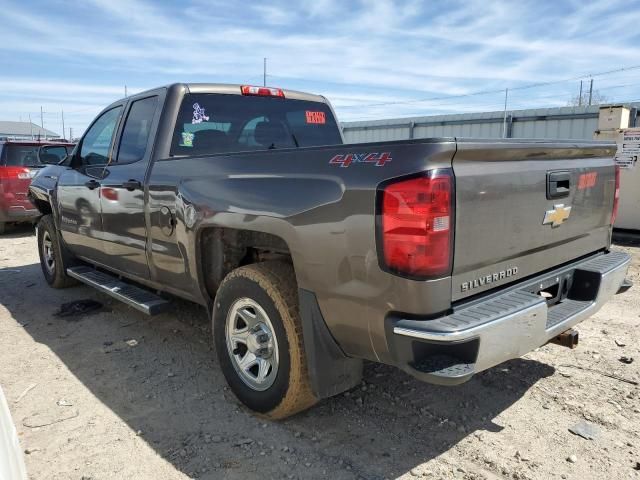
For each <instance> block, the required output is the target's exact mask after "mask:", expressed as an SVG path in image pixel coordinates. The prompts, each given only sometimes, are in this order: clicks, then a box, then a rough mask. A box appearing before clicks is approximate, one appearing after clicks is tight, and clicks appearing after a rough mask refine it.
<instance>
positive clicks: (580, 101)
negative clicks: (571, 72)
mask: <svg viewBox="0 0 640 480" xmlns="http://www.w3.org/2000/svg"><path fill="white" fill-rule="evenodd" d="M578 106H579V107H581V106H582V80H580V96H579V97H578Z"/></svg>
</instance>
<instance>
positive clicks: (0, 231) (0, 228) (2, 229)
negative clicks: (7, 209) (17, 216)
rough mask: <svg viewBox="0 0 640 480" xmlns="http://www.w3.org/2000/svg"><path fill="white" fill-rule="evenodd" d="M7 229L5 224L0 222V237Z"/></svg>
mask: <svg viewBox="0 0 640 480" xmlns="http://www.w3.org/2000/svg"><path fill="white" fill-rule="evenodd" d="M6 229H7V224H6V223H5V222H0V235H2V234H3V233H4V232H5V231H6Z"/></svg>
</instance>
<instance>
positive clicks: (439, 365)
mask: <svg viewBox="0 0 640 480" xmlns="http://www.w3.org/2000/svg"><path fill="white" fill-rule="evenodd" d="M630 262H631V258H630V256H629V255H627V254H626V253H623V252H609V253H605V254H598V255H596V256H592V257H589V258H586V259H583V260H580V261H577V262H574V263H572V264H570V265H566V266H564V267H562V268H560V269H557V270H555V271H552V272H549V273H546V274H544V275H542V276H539V277H536V278H533V279H530V280H526V281H524V282H522V283H520V284H517V285H515V286H512V287H510V288H509V289H506V290H504V291H499V292H496V293H493V294H491V295H487V296H485V297H482V298H480V299H477V300H475V301H471V302H468V303H466V304H464V305H461V306H460V307H458V308H455V309H454V312H453V313H451V314H450V315H448V316H446V317H441V318H438V319H434V320H415V319H406V318H401V316H400V317H396V318H390V319H389V320H390V321H389V326H388V338H389V340H390V348H391V351H392V353H393V355H394V357H395V361H396V364H397V365H398V366H399V367H400V368H402V369H403V370H405V371H407V372H408V373H410V374H411V375H413V376H415V377H417V378H419V379H421V380H424V381H427V382H430V383H438V384H445V385H455V384H459V383H463V382H465V381H467V380H468V379H469V378H471V376H473V374H475V373H478V372H480V371H482V370H485V369H487V368H490V367H492V366H494V365H497V364H499V363H502V362H504V361H506V360H510V359H513V358H518V357H521V356H522V355H524V354H526V353H528V352H530V351H531V350H533V349H535V348H537V347H539V346H541V345H544V344H545V343H547V342H548V341H550V340H551V339H553V338H554V337H556V336H557V335H559V334H560V333H562V332H564V331H565V330H567V329H569V328H571V327H573V326H574V325H576V324H578V323H580V322H581V321H582V320H584V319H586V318H587V317H589V316H591V315H593V314H594V313H595V312H597V311H598V310H599V309H600V308H601V307H602V305H604V303H605V302H606V301H607V300H609V299H610V298H611V297H612V296H613V295H615V294H616V293H617V292H618V290H619V289H621V287H623V286H624V284H625V276H626V273H627V269H628V267H629V264H630ZM554 284H557V285H559V287H558V289H559V292H562V290H563V289H565V290H564V291H565V295H566V297H565V298H564V299H563V300H562V301H561V302H559V303H557V304H555V305H552V306H549V305H548V304H547V301H546V300H545V299H544V298H543V297H541V296H540V295H538V294H537V292H538V291H539V290H541V289H547V288H548V287H549V286H550V285H554ZM563 296H564V295H563Z"/></svg>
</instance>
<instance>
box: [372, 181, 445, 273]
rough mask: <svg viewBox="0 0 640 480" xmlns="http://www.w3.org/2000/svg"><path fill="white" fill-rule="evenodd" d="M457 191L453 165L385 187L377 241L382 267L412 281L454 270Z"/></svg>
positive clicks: (380, 196)
mask: <svg viewBox="0 0 640 480" xmlns="http://www.w3.org/2000/svg"><path fill="white" fill-rule="evenodd" d="M453 191H454V187H453V174H452V172H451V170H450V169H438V170H430V171H428V172H426V173H425V174H424V175H422V176H420V177H414V178H409V179H406V180H399V181H394V182H392V183H387V184H386V185H384V186H383V187H382V190H381V192H380V194H379V203H378V205H379V217H378V218H379V226H378V228H379V230H378V238H379V242H378V244H379V248H381V249H382V252H381V253H382V255H381V263H382V265H381V266H382V267H383V269H385V270H387V271H390V272H391V273H395V274H398V275H402V276H406V277H410V278H414V279H426V278H431V277H438V276H446V275H448V274H450V273H451V266H452V250H453V247H452V240H453V233H452V229H453V220H454V218H453V213H454V212H453V197H454V195H453Z"/></svg>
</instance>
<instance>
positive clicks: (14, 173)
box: [0, 167, 33, 180]
mask: <svg viewBox="0 0 640 480" xmlns="http://www.w3.org/2000/svg"><path fill="white" fill-rule="evenodd" d="M32 177H33V175H32V173H31V171H30V170H29V169H28V168H25V167H0V180H8V179H16V178H18V179H20V180H29V179H31V178H32Z"/></svg>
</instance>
